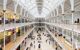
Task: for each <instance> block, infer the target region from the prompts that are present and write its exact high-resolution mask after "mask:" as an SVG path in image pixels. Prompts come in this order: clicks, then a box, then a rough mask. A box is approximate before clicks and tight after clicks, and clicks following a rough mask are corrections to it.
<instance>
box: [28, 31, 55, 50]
mask: <svg viewBox="0 0 80 50" xmlns="http://www.w3.org/2000/svg"><path fill="white" fill-rule="evenodd" d="M34 36H35V37H36V38H35V40H31V41H29V43H30V42H32V43H33V46H32V47H30V50H55V49H54V48H53V45H52V44H49V41H47V42H46V39H48V38H47V37H46V36H44V35H42V33H41V40H37V33H36V32H35V33H34ZM34 41H35V43H34ZM38 41H41V43H38ZM29 43H28V44H29ZM39 44H41V48H38V45H39ZM34 46H35V48H34ZM28 47H29V45H28Z"/></svg>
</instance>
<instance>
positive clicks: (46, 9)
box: [18, 0, 63, 17]
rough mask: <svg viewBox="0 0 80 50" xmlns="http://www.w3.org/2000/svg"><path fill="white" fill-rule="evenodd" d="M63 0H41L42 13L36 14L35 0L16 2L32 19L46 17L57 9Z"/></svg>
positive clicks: (19, 0)
mask: <svg viewBox="0 0 80 50" xmlns="http://www.w3.org/2000/svg"><path fill="white" fill-rule="evenodd" d="M62 1H63V0H43V9H42V13H41V14H39V13H38V9H37V7H38V5H37V4H36V0H18V2H19V3H20V4H21V5H22V6H23V5H24V7H25V9H26V10H27V11H28V12H29V13H30V14H32V15H34V17H46V15H47V14H49V13H50V12H51V11H53V10H54V9H55V8H57V6H58V5H60V4H61V2H62Z"/></svg>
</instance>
